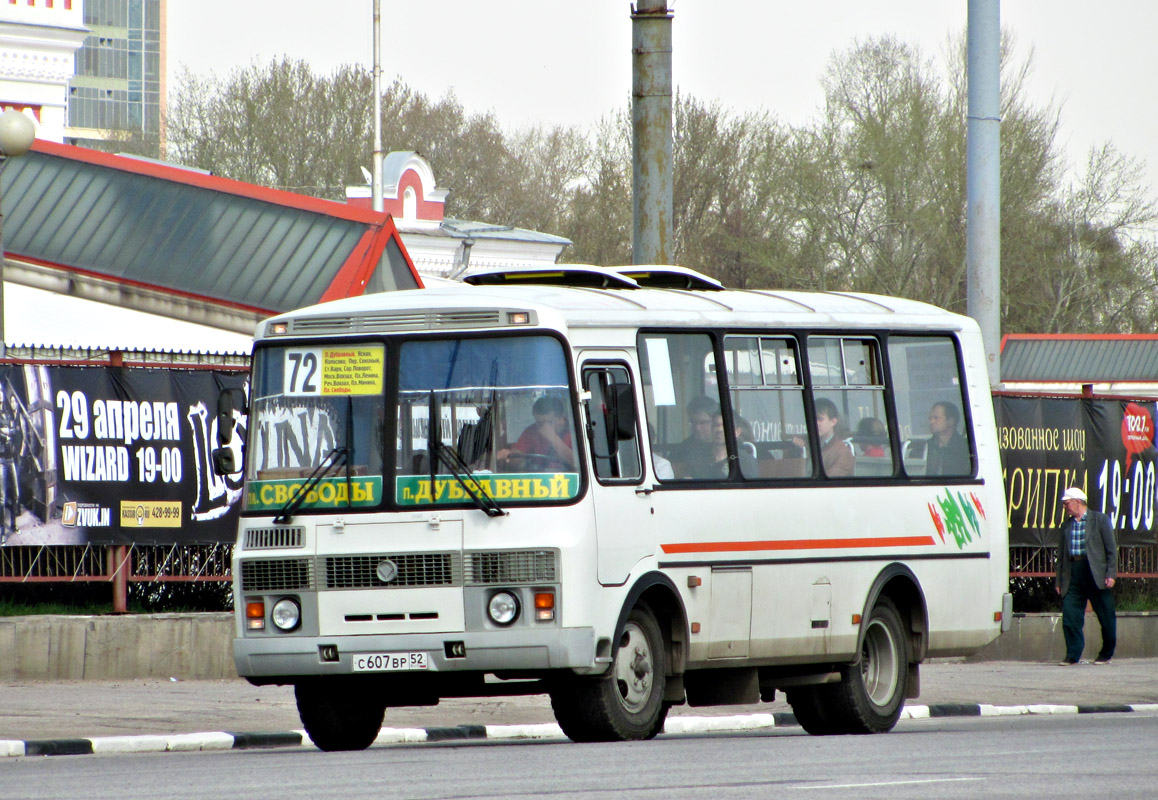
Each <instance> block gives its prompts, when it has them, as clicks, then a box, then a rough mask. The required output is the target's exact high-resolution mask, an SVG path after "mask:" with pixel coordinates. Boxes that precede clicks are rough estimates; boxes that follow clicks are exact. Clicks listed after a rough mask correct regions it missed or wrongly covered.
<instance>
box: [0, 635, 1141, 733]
mask: <svg viewBox="0 0 1158 800" xmlns="http://www.w3.org/2000/svg"><path fill="white" fill-rule="evenodd" d="M1149 704H1158V659H1149V658H1147V659H1142V658H1138V659H1122V660H1116V661H1114V662H1113V663H1112V664H1109V665H1106V666H1101V665H1095V664H1085V663H1083V664H1081V665H1078V666H1074V667H1059V666H1057V665H1055V664H1041V663H1026V662H1014V661H985V662H974V663H965V662H962V661H955V660H943V661H935V662H932V663H929V664H925V665H923V666H922V667H921V695H920V697H919V698H918V699H916V700H910V701H908V702H907V704H906V705H907V706H908V707H910V708H913V709H915V711H914V713H913V714H912V715H913V716H925V715H927V712H924V713H922V712H921V711H919V710H918V709H921V708H922V707H934V708H933V711H934V714H933V715H934V716H935V715H937V709H936V707H943V708H942V709H941V712H943V713H944V715H950V714H969V715H972V714H976V713H977V711H976V707H977V706H980V705H985V706H1037V705H1042V706H1082V707H1087V708H1083V710H1099V709H1106V710H1129V709H1128V708H1126V706H1129V705H1149ZM1115 706H1116V707H1118V708H1114V709H1111V707H1115ZM956 707H964V708H957V709H956V710H954V708H956ZM1074 710H1075V711H1076V709H1074ZM790 712H791V707H790V706H789V705H788V704H787V703H786V702H785V701H784V698H783V695H782V694H780V693H778V694H777V699H776V702H774V703H770V704H759V705H754V706H715V707H707V708H690V707H688V706H676V707H674V708H673V709H672V710H671V714H670V715H669V718H679V717H689V718H702V717H724V716H735V715H753V714H759V715H770V714H776V715H783V714H785V713H790ZM1022 713H1024V712H1022ZM0 715H2V716H0V740H7V741H29V740H35V741H50V740H76V739H91V738H96V737H142V736H163V735H171V734H188V733H198V732H204V731H226V732H233V733H238V732H243V733H254V732H263V733H269V732H274V733H287V732H290V731H297V730H300V729H301V722H300V721H299V720H298V715H297V709H296V707H295V705H294V697H293V688H292V687H288V686H265V687H256V686H251V685H249V684H248V683H246V682H245V681H242V680H240V679H238V680H232V681H171V680H170V681H158V680H140V681H52V682H43V683H40V682H27V683H8V684H0ZM690 721H691V720H690V719H689V722H690ZM547 723H554V717H553V716H552V714H551V707H550V703H549V701H548V699H547V698H546V697H545V696H541V695H537V696H531V697H515V698H497V699H452V700H444V701H443V702H442V703H441V704H439V705H438V706H434V707H420V708H391V709H388V710H387V712H386V721H385V723H384V727H385V728H408V729H409V728H414V729H423V728H440V729H441V728H455V727H458V726H500V725H502V726H511V725H518V726H525V725H539V724H547ZM769 724H770V723H769ZM781 724H782V723H781ZM675 727H678V726H675ZM670 729H673V726H672V725H670V724H669V730H670ZM274 738H275V739H276V737H274ZM229 741H230V744H229V745H228V746H236V745H235V744H233V740H232V739H230V740H229ZM3 743H4V742H3V741H0V756H2V755H5V753H4V752H3V749H4V748H3V746H2V745H3ZM267 743H268V742H267ZM170 749H172V748H170ZM13 754H15V753H13Z"/></svg>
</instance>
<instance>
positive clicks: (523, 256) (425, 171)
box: [346, 151, 571, 281]
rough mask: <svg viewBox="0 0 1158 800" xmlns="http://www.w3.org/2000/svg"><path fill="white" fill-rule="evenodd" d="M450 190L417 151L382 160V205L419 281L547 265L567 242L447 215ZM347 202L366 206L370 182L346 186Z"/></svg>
mask: <svg viewBox="0 0 1158 800" xmlns="http://www.w3.org/2000/svg"><path fill="white" fill-rule="evenodd" d="M449 194H450V190H448V189H443V188H440V187H439V186H437V184H436V182H435V179H434V170H433V169H432V168H431V166H430V162H429V161H427V160H426V159H425V158H423V157H422V156H421V155H419V154H418V153H416V152H413V151H397V152H393V153H390V154H388V155H387V156H386V158H385V160H384V161H383V164H382V210H383V211H385V212H386V213H388V214H389V215H390V216H391V218H392V219H393V220H394V225H395V226H396V227H397V229H398V233H399V235H400V236H401V237H402V241H403V243H405V245H406V252H407V253H408V254H409V255H410V258H411V260H412V261H413V263H414V268H415V269H416V270H418V273H419V274H420V275H421V276H422V277H423V280H428V281H429V280H430V279H434V280H440V279H446V278H453V279H461V278H462V277H463V276H465V275H469V274H471V273H476V272H483V271H486V270H491V269H511V268H518V267H544V266H551V265H553V264H556V263H558V261H559V258H560V256H561V255H562V253H563V250H564V249H565V248H566V247H567V246H568V245H570V244H571V240H570V239H566V238H564V237H562V236H554V235H552V234H549V233H541V232H539V231H532V230H527V229H525V228H515V227H513V226H510V225H494V224H492V223H487V222H471V221H469V220H461V219H448V218H446V217H445V216H444V214H443V211H444V208H445V206H446V198H447V196H448V195H449ZM346 202H347V203H349V204H350V205H353V206H359V207H361V208H367V209H368V208H370V204H371V198H370V187H369V186H347V187H346Z"/></svg>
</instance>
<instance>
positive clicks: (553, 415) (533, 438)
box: [498, 395, 575, 467]
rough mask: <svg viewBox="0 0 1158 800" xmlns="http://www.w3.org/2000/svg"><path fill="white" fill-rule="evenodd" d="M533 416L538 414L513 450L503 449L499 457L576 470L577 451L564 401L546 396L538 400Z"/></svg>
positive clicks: (512, 447) (533, 407)
mask: <svg viewBox="0 0 1158 800" xmlns="http://www.w3.org/2000/svg"><path fill="white" fill-rule="evenodd" d="M531 413H532V414H534V415H535V422H534V424H532V425H528V426H527V429H526V430H525V431H523V433H522V435H521V436H519V439H518V441H517V442H515V443H514V445H512V446H511V447H510V448H509V449H504V450H500V451H499V452H498V456H499V458H502V459H508V460H511V461H516V462H518V461H524V462H530V464H532V465H533V464H534V463H536V462H542V461H544V460H545V461H547V462H549V463H551V464H553V465H556V464H557V465H558V466H561V467H573V466H574V465H575V452H574V451H573V450H572V449H571V431H570V429H569V427H570V426H569V425H568V424H567V411H566V409H565V408H564V406H563V401H562V400H560V399H559V398H558V397H553V396H551V395H544V396H543V397H540V398H539V399H538V400H536V401H535V405H534V406H532V407H531ZM524 456H531V457H532V458H524ZM534 456H541V457H542V458H534Z"/></svg>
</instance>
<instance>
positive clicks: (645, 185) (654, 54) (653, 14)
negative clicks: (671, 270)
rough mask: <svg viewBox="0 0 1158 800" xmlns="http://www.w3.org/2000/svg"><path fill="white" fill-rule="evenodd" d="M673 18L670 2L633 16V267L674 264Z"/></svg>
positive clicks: (642, 4) (652, 3)
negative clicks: (672, 260) (638, 265)
mask: <svg viewBox="0 0 1158 800" xmlns="http://www.w3.org/2000/svg"><path fill="white" fill-rule="evenodd" d="M671 19H672V15H671V12H669V11H668V7H667V0H640V1H639V2H638V3H635V4H634V5H633V6H632V11H631V53H632V59H631V62H632V69H631V75H632V80H631V100H632V102H631V141H632V218H633V229H632V248H631V260H632V263H634V264H669V263H671V247H672V239H673V234H672V92H671Z"/></svg>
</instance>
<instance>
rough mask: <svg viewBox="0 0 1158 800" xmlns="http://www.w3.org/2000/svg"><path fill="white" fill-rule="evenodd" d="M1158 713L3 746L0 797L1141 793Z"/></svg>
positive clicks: (484, 798) (1146, 789)
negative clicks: (140, 749) (131, 746)
mask: <svg viewBox="0 0 1158 800" xmlns="http://www.w3.org/2000/svg"><path fill="white" fill-rule="evenodd" d="M1156 741H1158V713H1153V712H1151V713H1136V714H1091V715H1077V714H1075V715H1069V716H1058V717H1050V716H1042V717H1014V718H1005V717H1002V718H987V717H981V718H977V717H974V718H954V719H926V720H908V721H902V722H901V723H900V724H899V725H898V726H897V728H896V730H894V731H893V732H892V733H889V734H885V735H880V736H843V737H812V736H808V735H807V734H804V733H803V732H802V731H801V730H800V729H799V728H795V729H790V728H786V729H782V730H776V731H772V732H766V733H750V734H729V735H723V734H710V735H701V736H686V735H685V736H670V735H663V736H660V737H659V738H657V739H655V740H653V741H649V742H630V743H619V744H589V745H579V744H572V743H569V742H565V741H555V742H549V743H548V742H535V743H512V742H503V743H469V744H434V745H432V744H423V745H413V744H403V745H388V746H375V747H372V748H371V749H369V750H366V751H362V752H357V753H323V752H320V751H317V750H314V749H312V748H306V747H299V748H292V749H287V750H235V751H226V752H217V753H208V752H206V753H176V754H165V755H140V754H135V755H104V756H101V755H97V756H61V757H55V758H21V759H0V797H3V798H5V799H6V800H24V798H28V800H33V799H35V800H53V799H54V798H69V800H72V798H77V797H84V798H86V800H106V799H107V800H135V798H141V799H142V800H145V799H147V800H159V799H160V798H185V799H187V800H196V799H197V798H222V797H230V798H251V797H252V798H259V797H261V798H264V797H272V796H276V797H278V798H279V800H298V799H299V798H301V799H302V800H305V798H309V799H310V800H316V798H318V797H339V798H348V797H375V798H379V797H380V798H390V799H391V800H409V799H411V798H412V799H413V800H440V799H442V798H471V799H472V800H489V799H490V798H536V799H538V798H559V799H560V800H587V799H588V798H627V799H628V800H652V799H654V800H659V799H660V798H662V799H663V800H673V799H677V798H696V799H697V800H700V799H701V798H712V800H736V799H738V798H768V797H779V798H793V797H800V798H829V797H831V798H836V797H842V798H843V797H850V796H855V797H858V798H888V799H889V800H897V799H903V798H922V799H923V800H939V799H940V798H987V800H992V798H1004V797H1009V798H1014V797H1016V798H1025V797H1034V796H1049V797H1052V798H1069V797H1074V798H1078V797H1080V798H1089V797H1101V796H1112V797H1114V798H1115V800H1129V798H1149V797H1152V796H1153V787H1154V786H1155V785H1156V784H1158V759H1155V758H1154V757H1153V748H1154V742H1156Z"/></svg>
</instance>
